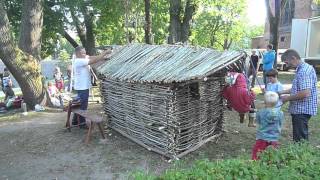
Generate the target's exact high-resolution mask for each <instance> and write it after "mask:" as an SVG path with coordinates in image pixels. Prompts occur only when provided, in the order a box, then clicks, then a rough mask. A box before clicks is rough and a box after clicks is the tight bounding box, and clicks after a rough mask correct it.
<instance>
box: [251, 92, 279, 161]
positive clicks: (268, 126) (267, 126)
mask: <svg viewBox="0 0 320 180" xmlns="http://www.w3.org/2000/svg"><path fill="white" fill-rule="evenodd" d="M278 100H279V96H278V94H277V93H275V92H272V91H267V92H266V93H265V94H264V102H265V108H264V109H260V110H259V111H258V112H257V117H256V123H257V124H258V129H257V134H256V143H255V145H254V147H253V149H252V159H253V160H257V159H259V157H258V153H260V152H262V151H264V150H265V149H266V148H267V147H268V146H272V147H275V148H276V147H277V146H278V139H279V136H280V133H281V126H282V122H283V119H284V115H283V112H282V111H281V110H280V109H279V108H276V105H277V103H278Z"/></svg>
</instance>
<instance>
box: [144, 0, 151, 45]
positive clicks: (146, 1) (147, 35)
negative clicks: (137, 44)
mask: <svg viewBox="0 0 320 180" xmlns="http://www.w3.org/2000/svg"><path fill="white" fill-rule="evenodd" d="M150 6H151V3H150V0H144V10H145V21H146V24H145V27H144V32H145V33H144V39H145V42H146V44H152V42H151V16H150Z"/></svg>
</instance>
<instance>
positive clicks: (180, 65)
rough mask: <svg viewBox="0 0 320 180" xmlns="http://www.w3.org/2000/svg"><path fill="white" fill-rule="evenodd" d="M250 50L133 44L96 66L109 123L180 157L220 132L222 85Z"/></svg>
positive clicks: (159, 150)
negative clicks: (244, 51)
mask: <svg viewBox="0 0 320 180" xmlns="http://www.w3.org/2000/svg"><path fill="white" fill-rule="evenodd" d="M244 59H245V54H244V53H241V52H236V51H225V52H217V51H214V50H212V49H208V48H199V47H185V46H180V45H145V44H131V45H127V46H123V47H121V48H119V49H118V50H116V52H114V55H113V56H112V58H111V59H110V60H109V61H107V62H104V63H102V64H100V65H99V66H97V67H96V71H97V72H98V74H99V77H100V79H101V81H102V84H101V91H102V96H103V99H104V110H105V112H106V114H107V116H108V123H107V127H110V128H112V129H114V130H116V131H118V132H119V133H121V134H122V135H124V136H126V137H127V138H130V139H131V140H133V141H135V142H136V143H138V144H140V145H142V146H144V147H145V148H147V149H148V150H152V151H155V152H157V153H160V154H162V155H165V156H167V157H169V158H179V157H181V156H183V155H185V154H187V153H189V152H191V151H194V150H196V149H197V148H199V147H200V146H201V145H203V144H204V143H206V142H208V141H210V140H213V139H215V138H217V137H218V136H220V135H221V133H222V128H223V121H224V110H225V108H224V105H223V99H222V96H221V90H222V87H223V86H224V75H225V73H226V71H227V70H228V69H229V68H233V69H240V68H241V67H242V64H243V61H244Z"/></svg>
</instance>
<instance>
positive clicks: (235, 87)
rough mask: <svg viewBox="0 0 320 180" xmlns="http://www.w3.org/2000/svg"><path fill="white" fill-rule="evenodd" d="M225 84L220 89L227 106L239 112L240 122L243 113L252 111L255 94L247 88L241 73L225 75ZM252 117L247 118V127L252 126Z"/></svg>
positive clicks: (242, 120)
mask: <svg viewBox="0 0 320 180" xmlns="http://www.w3.org/2000/svg"><path fill="white" fill-rule="evenodd" d="M226 83H227V84H228V85H227V86H225V87H224V89H223V91H222V96H223V97H224V98H225V99H226V100H227V103H228V106H230V107H231V108H232V109H234V110H235V111H237V112H238V113H239V117H240V123H243V122H244V115H245V113H247V112H251V111H253V108H254V107H252V105H253V104H254V100H255V97H256V96H255V94H254V92H253V91H249V90H248V88H247V81H246V78H245V76H244V75H243V74H242V73H236V72H230V73H228V75H227V77H226ZM253 121H254V119H253V118H249V123H248V127H254V126H255V124H254V122H253Z"/></svg>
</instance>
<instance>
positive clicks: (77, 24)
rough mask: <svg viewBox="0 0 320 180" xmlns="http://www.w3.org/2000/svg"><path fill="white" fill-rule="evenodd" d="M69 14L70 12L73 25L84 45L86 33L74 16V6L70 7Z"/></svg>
mask: <svg viewBox="0 0 320 180" xmlns="http://www.w3.org/2000/svg"><path fill="white" fill-rule="evenodd" d="M70 14H71V18H72V21H73V23H74V26H75V27H76V30H77V33H78V36H79V38H80V41H81V44H82V45H83V46H84V47H85V45H86V44H87V39H86V33H85V30H84V27H83V26H82V25H81V22H80V20H79V19H78V17H77V16H76V14H75V9H74V8H70Z"/></svg>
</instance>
